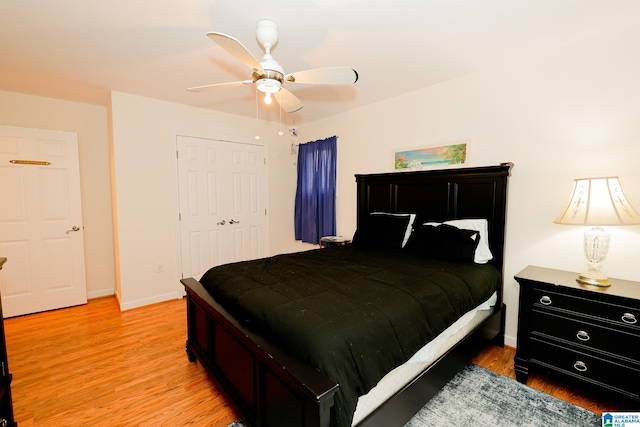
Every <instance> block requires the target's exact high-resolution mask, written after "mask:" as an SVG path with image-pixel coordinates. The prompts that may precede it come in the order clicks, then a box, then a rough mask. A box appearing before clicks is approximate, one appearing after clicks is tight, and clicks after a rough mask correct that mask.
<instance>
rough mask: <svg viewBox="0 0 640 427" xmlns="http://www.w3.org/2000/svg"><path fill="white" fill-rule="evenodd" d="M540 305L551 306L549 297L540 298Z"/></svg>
mask: <svg viewBox="0 0 640 427" xmlns="http://www.w3.org/2000/svg"><path fill="white" fill-rule="evenodd" d="M540 304H542V305H551V297H548V296H546V295H543V296H542V298H540Z"/></svg>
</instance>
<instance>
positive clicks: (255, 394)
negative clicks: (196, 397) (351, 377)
mask: <svg viewBox="0 0 640 427" xmlns="http://www.w3.org/2000/svg"><path fill="white" fill-rule="evenodd" d="M181 282H182V284H184V286H185V288H186V291H187V326H188V333H187V355H188V357H189V360H191V361H195V360H196V359H197V360H199V361H200V363H202V365H203V366H204V367H205V368H206V369H207V371H208V372H209V373H210V374H211V375H212V376H213V377H214V379H215V380H216V381H217V382H218V383H219V385H220V386H221V387H222V389H223V390H224V392H225V393H226V394H227V396H228V397H229V398H230V399H231V401H232V402H233V403H234V404H235V405H236V406H237V408H238V409H239V410H240V412H241V413H242V414H243V416H244V417H245V419H246V421H247V422H248V423H249V424H250V425H252V426H254V427H263V426H274V427H276V426H277V427H286V426H291V427H328V426H329V424H330V418H331V417H330V415H331V408H332V407H333V397H334V394H335V392H336V390H337V389H338V385H337V384H336V383H335V382H333V381H331V380H330V379H328V378H327V377H325V376H324V375H323V374H321V373H320V372H319V371H317V370H315V369H313V368H312V367H310V366H309V365H306V364H303V363H301V362H300V361H298V360H295V359H294V358H292V357H290V356H289V355H287V354H286V353H284V352H282V351H280V350H279V349H278V348H276V347H274V346H273V345H271V344H269V343H268V342H267V341H265V340H264V339H262V338H261V337H260V336H259V335H257V334H255V333H253V332H251V331H249V330H248V329H246V328H244V327H243V326H242V325H240V324H238V322H236V321H235V320H234V319H233V317H231V316H230V315H229V314H228V313H227V312H226V311H225V310H224V309H223V308H222V307H220V305H218V304H217V303H216V301H215V300H214V299H213V298H212V297H211V296H210V295H209V293H208V292H207V291H206V290H205V289H204V287H202V285H201V284H200V282H198V281H197V280H195V279H192V278H188V279H183V280H182V281H181Z"/></svg>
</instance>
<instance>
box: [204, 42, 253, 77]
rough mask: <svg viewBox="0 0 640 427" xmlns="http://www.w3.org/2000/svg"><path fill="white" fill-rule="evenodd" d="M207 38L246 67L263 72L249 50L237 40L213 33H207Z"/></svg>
mask: <svg viewBox="0 0 640 427" xmlns="http://www.w3.org/2000/svg"><path fill="white" fill-rule="evenodd" d="M207 36H209V38H210V39H211V40H213V41H214V42H216V43H217V44H218V46H220V47H221V48H223V49H224V50H226V51H227V52H229V53H230V54H231V55H233V56H235V57H236V58H237V59H238V60H239V61H240V62H242V63H243V64H244V65H246V66H247V67H249V68H251V69H254V70H257V71H260V72H264V70H263V69H262V65H260V62H259V61H258V60H257V59H256V57H255V56H253V54H252V53H251V52H249V49H247V48H246V47H244V45H243V44H242V43H240V42H239V41H238V40H237V39H235V38H233V37H231V36H228V35H226V34H222V33H215V32H211V33H207Z"/></svg>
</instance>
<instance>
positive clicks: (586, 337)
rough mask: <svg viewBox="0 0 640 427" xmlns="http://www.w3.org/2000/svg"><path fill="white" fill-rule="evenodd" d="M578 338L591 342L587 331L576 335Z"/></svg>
mask: <svg viewBox="0 0 640 427" xmlns="http://www.w3.org/2000/svg"><path fill="white" fill-rule="evenodd" d="M576 338H578V339H579V340H580V341H589V340H590V339H591V337H590V336H589V333H588V332H587V331H578V333H577V334H576Z"/></svg>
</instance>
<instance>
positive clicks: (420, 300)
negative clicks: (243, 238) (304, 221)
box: [200, 245, 501, 427]
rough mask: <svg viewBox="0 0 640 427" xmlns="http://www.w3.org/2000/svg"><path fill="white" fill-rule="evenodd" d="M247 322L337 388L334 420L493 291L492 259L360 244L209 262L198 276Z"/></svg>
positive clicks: (339, 421) (341, 419)
mask: <svg viewBox="0 0 640 427" xmlns="http://www.w3.org/2000/svg"><path fill="white" fill-rule="evenodd" d="M200 282H201V283H202V284H203V285H204V286H205V288H206V289H207V290H208V291H209V293H211V295H212V296H213V297H214V298H215V299H216V300H217V301H218V302H219V303H220V304H221V305H222V306H224V307H225V308H226V309H227V310H228V311H229V312H230V313H232V314H233V315H234V316H236V317H237V318H238V320H240V321H241V322H242V323H243V324H245V325H246V326H248V327H250V328H252V329H253V330H255V331H257V332H258V333H260V334H261V335H262V336H264V337H265V338H268V339H270V340H272V342H274V343H277V344H278V345H279V346H281V347H282V348H285V349H287V350H288V351H289V352H291V353H293V354H296V355H298V356H299V357H300V358H301V359H303V360H305V361H306V362H308V363H309V364H310V365H312V366H314V367H316V368H318V369H319V370H320V371H321V372H323V373H324V374H325V375H326V376H328V377H329V378H331V379H332V380H333V381H335V382H337V383H338V384H339V385H340V388H339V390H338V392H337V394H336V400H335V411H334V412H335V413H334V419H333V420H332V421H333V424H334V425H336V426H338V427H342V426H349V425H351V420H352V417H353V413H354V411H355V407H356V402H357V399H358V396H360V395H363V394H365V393H367V392H368V391H369V390H370V389H371V388H372V387H374V386H375V385H376V383H377V382H378V381H379V380H380V379H381V378H382V377H383V376H384V375H385V374H386V373H388V372H389V371H391V370H392V369H393V368H395V367H397V366H398V365H400V364H402V363H404V362H405V361H406V360H407V359H409V358H410V357H411V356H412V355H413V354H414V353H415V352H416V351H417V350H418V349H420V348H421V347H422V346H424V345H425V344H426V343H428V342H429V341H430V340H431V339H432V338H434V337H435V336H436V335H438V334H439V333H440V332H442V331H443V330H444V329H445V328H447V327H448V326H449V325H450V324H452V323H453V322H455V321H456V320H457V319H458V318H459V317H460V316H462V315H463V314H464V313H465V312H467V311H469V310H470V309H472V308H473V307H475V306H477V305H478V304H480V303H481V302H483V301H485V300H486V299H488V298H489V296H491V294H492V293H493V292H494V291H495V290H497V289H498V288H499V286H500V283H501V278H500V274H499V273H498V271H497V270H496V269H495V268H494V267H493V266H491V265H478V264H473V263H453V262H445V261H436V260H431V259H428V258H424V257H419V256H412V255H408V254H405V253H402V252H391V251H381V250H374V249H368V248H364V247H361V246H356V245H347V246H339V247H332V248H325V249H319V250H311V251H306V252H300V253H294V254H288V255H278V256H274V257H271V258H265V259H259V260H255V261H247V262H240V263H234V264H228V265H223V266H219V267H214V268H212V269H211V270H209V271H208V272H207V273H206V274H205V275H204V276H203V277H202V279H201V280H200Z"/></svg>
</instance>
